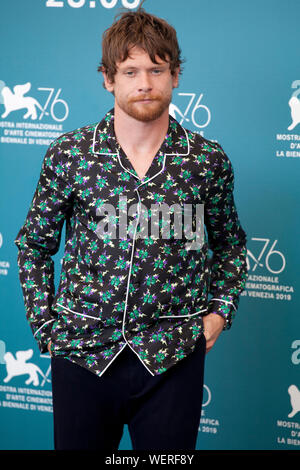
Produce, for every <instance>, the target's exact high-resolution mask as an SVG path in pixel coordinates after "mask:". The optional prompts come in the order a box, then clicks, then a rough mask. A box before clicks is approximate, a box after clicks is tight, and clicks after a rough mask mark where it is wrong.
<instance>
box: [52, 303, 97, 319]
mask: <svg viewBox="0 0 300 470" xmlns="http://www.w3.org/2000/svg"><path fill="white" fill-rule="evenodd" d="M57 305H59V306H60V307H62V308H64V309H65V310H68V311H69V312H71V313H75V315H80V316H81V317H87V318H92V319H93V320H101V318H99V317H92V316H91V315H85V314H84V313H78V312H74V310H71V309H70V308H68V307H65V306H64V305H62V304H60V303H58V302H57Z"/></svg>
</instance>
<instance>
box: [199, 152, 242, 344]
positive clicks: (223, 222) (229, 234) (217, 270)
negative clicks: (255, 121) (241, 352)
mask: <svg viewBox="0 0 300 470" xmlns="http://www.w3.org/2000/svg"><path fill="white" fill-rule="evenodd" d="M213 163H214V167H215V168H216V170H215V173H214V175H213V177H212V179H211V185H210V188H209V192H208V194H207V199H206V203H205V206H204V211H205V215H204V221H205V225H206V229H207V235H208V242H209V248H210V249H211V250H212V252H213V256H212V260H211V281H210V291H209V292H210V294H211V299H210V301H209V303H208V309H207V315H206V316H204V317H203V322H204V329H205V336H206V339H207V349H208V350H209V349H211V347H212V346H213V344H214V342H215V341H216V339H217V337H218V336H219V334H220V333H221V331H222V330H223V329H229V328H230V327H231V324H232V321H233V319H234V316H235V312H236V311H237V308H238V303H239V296H240V294H241V292H242V291H243V289H244V287H245V283H246V279H247V263H246V255H247V250H246V234H245V232H244V231H243V229H242V227H241V224H240V221H239V218H238V214H237V211H236V207H235V203H234V197H233V189H234V173H233V168H232V165H231V162H230V161H229V159H228V157H227V156H226V154H225V153H224V152H223V150H222V148H221V147H220V146H219V145H217V152H216V154H215V156H214V158H213ZM219 317H221V318H219Z"/></svg>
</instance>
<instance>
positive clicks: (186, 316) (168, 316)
mask: <svg viewBox="0 0 300 470" xmlns="http://www.w3.org/2000/svg"><path fill="white" fill-rule="evenodd" d="M206 310H207V308H203V309H202V310H198V312H195V313H191V314H188V315H162V316H160V317H158V318H181V317H184V318H189V317H193V316H194V315H198V313H201V312H205V311H206Z"/></svg>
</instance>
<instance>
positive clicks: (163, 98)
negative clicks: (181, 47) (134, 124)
mask: <svg viewBox="0 0 300 470" xmlns="http://www.w3.org/2000/svg"><path fill="white" fill-rule="evenodd" d="M156 60H157V62H158V63H157V64H155V63H153V62H152V61H151V59H150V57H149V55H148V54H147V52H145V51H144V50H143V49H141V48H138V47H133V48H132V49H131V50H130V56H129V57H128V58H127V59H126V60H125V61H124V62H119V63H117V72H116V74H115V77H114V82H110V81H109V80H108V79H107V76H106V75H105V73H104V74H103V75H104V81H105V86H106V88H107V90H108V91H110V92H113V93H114V96H115V108H116V107H119V108H120V109H121V110H122V111H123V112H125V113H126V114H127V115H129V116H131V117H133V118H134V119H137V120H138V121H142V122H150V121H153V120H155V119H158V118H159V117H160V116H161V115H162V114H163V113H164V112H167V111H166V110H167V109H168V107H169V104H170V103H171V99H172V90H173V88H175V87H177V86H178V74H179V68H178V70H176V72H175V73H174V74H173V75H172V74H171V71H170V65H169V63H168V62H164V61H162V60H161V59H160V58H159V57H156Z"/></svg>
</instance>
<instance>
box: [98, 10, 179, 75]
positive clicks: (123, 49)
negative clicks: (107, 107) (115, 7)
mask: <svg viewBox="0 0 300 470" xmlns="http://www.w3.org/2000/svg"><path fill="white" fill-rule="evenodd" d="M118 17H119V19H118ZM134 46H137V47H140V48H142V49H144V50H145V52H147V53H148V54H149V57H150V59H151V60H152V62H153V63H157V62H156V60H155V56H158V57H159V58H160V59H161V60H164V61H168V62H169V64H170V70H171V73H172V74H174V73H175V70H176V69H177V67H179V66H180V64H182V62H183V61H182V59H181V57H180V55H181V50H180V48H179V45H178V41H177V35H176V31H175V29H174V28H173V27H172V26H171V25H169V24H168V23H167V22H166V21H165V20H163V19H162V18H158V17H157V16H154V15H151V14H149V13H146V12H145V10H144V9H143V8H141V6H140V7H139V8H138V10H137V11H135V12H133V11H125V12H124V13H121V14H119V15H117V16H116V17H115V20H114V22H113V24H112V25H111V26H110V27H109V28H108V29H107V30H106V31H104V33H103V38H102V61H101V64H100V65H99V67H98V71H99V72H105V73H106V74H107V77H108V79H109V81H111V82H113V81H114V76H115V74H116V72H117V66H116V64H117V62H123V61H124V60H126V59H127V57H128V56H129V52H130V49H131V48H132V47H134Z"/></svg>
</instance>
